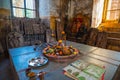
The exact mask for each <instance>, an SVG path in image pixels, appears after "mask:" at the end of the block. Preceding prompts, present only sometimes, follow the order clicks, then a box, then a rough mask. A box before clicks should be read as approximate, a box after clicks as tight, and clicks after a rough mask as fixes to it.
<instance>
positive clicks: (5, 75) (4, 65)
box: [0, 59, 13, 80]
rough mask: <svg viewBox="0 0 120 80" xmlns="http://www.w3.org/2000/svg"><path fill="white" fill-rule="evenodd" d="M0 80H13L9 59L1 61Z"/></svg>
mask: <svg viewBox="0 0 120 80" xmlns="http://www.w3.org/2000/svg"><path fill="white" fill-rule="evenodd" d="M0 80H13V78H12V70H11V67H10V61H9V59H3V60H1V61H0Z"/></svg>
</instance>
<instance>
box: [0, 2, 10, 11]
mask: <svg viewBox="0 0 120 80" xmlns="http://www.w3.org/2000/svg"><path fill="white" fill-rule="evenodd" d="M0 7H1V8H5V9H11V6H10V0H0Z"/></svg>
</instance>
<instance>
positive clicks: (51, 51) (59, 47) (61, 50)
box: [43, 43, 79, 61]
mask: <svg viewBox="0 0 120 80" xmlns="http://www.w3.org/2000/svg"><path fill="white" fill-rule="evenodd" d="M78 53H79V50H78V49H76V48H73V47H72V46H64V45H63V44H62V43H61V44H60V43H58V44H56V45H53V46H49V45H48V46H47V47H46V48H44V49H43V54H44V55H45V56H46V57H47V58H49V59H51V60H55V61H68V59H72V58H74V57H76V56H77V55H78Z"/></svg>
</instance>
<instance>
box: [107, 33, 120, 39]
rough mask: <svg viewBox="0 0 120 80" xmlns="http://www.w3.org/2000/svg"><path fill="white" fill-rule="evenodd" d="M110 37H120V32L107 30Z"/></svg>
mask: <svg viewBox="0 0 120 80" xmlns="http://www.w3.org/2000/svg"><path fill="white" fill-rule="evenodd" d="M107 33H108V37H113V38H120V32H107Z"/></svg>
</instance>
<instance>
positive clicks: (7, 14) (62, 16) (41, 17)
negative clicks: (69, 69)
mask: <svg viewBox="0 0 120 80" xmlns="http://www.w3.org/2000/svg"><path fill="white" fill-rule="evenodd" d="M53 43H54V45H55V46H52V49H56V46H57V49H58V48H59V49H61V51H58V50H56V51H55V50H54V51H55V52H56V53H55V54H54V53H51V54H49V55H50V56H51V55H52V56H62V54H63V55H64V56H66V55H67V58H68V57H69V54H72V53H70V51H68V46H70V47H69V48H70V49H71V47H75V48H76V49H78V50H79V52H80V53H81V54H82V53H83V54H84V56H85V60H88V61H89V60H90V61H92V60H91V59H89V58H86V56H87V57H90V58H93V57H94V59H96V60H93V62H95V61H97V60H100V61H103V62H104V63H102V62H101V64H102V65H105V64H107V66H109V65H114V66H117V67H116V68H115V70H113V72H114V71H115V73H114V74H112V70H111V74H110V75H108V74H107V71H109V69H110V68H111V67H110V68H108V67H107V66H106V67H107V68H106V74H107V75H106V74H105V78H104V79H101V78H99V79H98V78H97V79H90V78H89V79H74V80H119V79H120V76H119V75H120V70H119V68H120V67H119V63H120V0H0V80H30V79H31V78H30V79H29V78H28V77H27V78H26V77H24V76H25V75H24V74H23V73H22V71H23V70H24V69H26V70H27V68H26V67H25V66H24V64H23V61H20V59H18V58H23V60H26V62H28V59H31V58H33V57H32V55H31V56H30V55H29V54H28V55H27V53H30V54H32V53H33V52H37V51H33V50H32V49H33V48H34V46H36V45H38V46H39V48H40V51H38V52H40V54H43V55H44V53H46V51H45V49H46V48H47V49H49V48H48V46H47V47H46V44H47V45H48V44H49V45H53ZM62 43H63V44H62ZM41 45H42V47H41ZM31 46H33V48H31ZM61 46H62V47H61ZM65 46H67V47H65ZM85 46H86V47H85ZM88 47H89V48H88ZM23 48H24V50H23ZM93 48H95V49H94V50H92V49H93ZM76 49H74V48H73V49H72V50H73V51H76ZM90 49H91V50H90ZM35 50H36V49H35ZM97 50H98V52H97ZM51 51H52V50H50V52H51ZM57 51H58V52H57ZM23 53H24V54H23ZM73 53H75V54H77V51H76V52H73ZM85 53H86V54H85ZM87 53H88V54H87ZM92 53H93V54H92ZM36 54H37V53H36ZM102 54H103V55H102ZM26 55H27V57H26ZM49 55H47V56H46V55H45V57H47V58H48V61H49V63H48V64H47V65H46V66H49V65H50V66H51V64H53V65H56V66H57V65H60V66H61V68H63V67H65V63H66V64H67V65H68V64H69V63H70V62H73V61H75V60H77V59H78V58H76V57H75V58H76V59H75V60H73V61H72V60H68V62H69V63H68V62H65V63H64V66H63V65H62V64H58V63H54V62H52V61H51V59H49ZM93 55H94V56H93ZM18 56H23V57H18ZM33 56H34V55H33ZM98 56H99V57H98ZM82 58H83V57H82ZM55 59H56V58H55ZM61 59H62V60H63V59H64V58H61ZM14 61H16V62H14ZM29 62H30V61H29ZM24 63H25V62H24ZM90 63H91V62H90ZM96 63H97V62H96ZM98 63H99V61H98ZM108 63H109V64H108ZM18 64H19V65H18ZM20 65H23V66H21V68H20V69H19V67H20ZM53 65H52V66H53ZM18 66H19V67H18ZM46 66H45V68H42V69H43V70H44V69H45V70H49V69H50V72H54V71H56V73H57V69H59V68H56V67H55V70H52V68H51V67H52V66H51V67H46ZM23 67H24V68H23ZM27 67H28V66H27ZM53 68H54V66H53ZM112 68H113V67H112ZM39 69H40V68H39ZM35 70H36V69H35ZM33 71H34V70H33ZM38 71H39V70H38ZM36 72H37V70H36ZM45 75H47V76H45V78H44V79H41V78H40V79H39V80H73V79H71V78H68V77H64V76H63V75H61V74H60V76H61V77H62V76H63V79H62V78H61V79H60V77H58V76H56V77H55V78H54V77H53V76H50V75H55V73H48V74H47V73H46V74H45ZM58 75H59V71H58ZM113 75H114V77H113ZM110 76H111V77H110ZM21 77H22V78H21ZM31 80H38V79H31Z"/></svg>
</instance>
